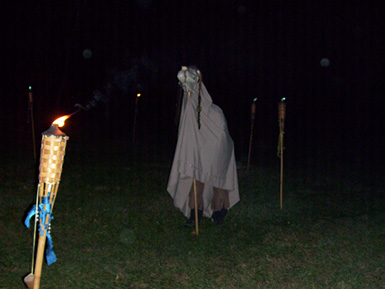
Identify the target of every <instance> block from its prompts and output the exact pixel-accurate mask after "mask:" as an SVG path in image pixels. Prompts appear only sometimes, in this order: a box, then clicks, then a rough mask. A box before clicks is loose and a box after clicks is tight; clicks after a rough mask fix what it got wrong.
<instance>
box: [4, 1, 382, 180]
mask: <svg viewBox="0 0 385 289" xmlns="http://www.w3.org/2000/svg"><path fill="white" fill-rule="evenodd" d="M1 10H2V12H1V13H2V17H1V23H2V26H1V27H2V28H1V29H2V34H1V35H2V36H1V37H2V40H1V51H2V53H1V72H2V75H1V87H0V96H1V115H0V122H1V124H0V125H1V127H0V128H1V132H2V136H1V144H2V153H5V152H6V149H4V148H5V147H9V145H11V146H15V147H21V148H23V147H24V148H25V149H26V150H29V149H30V150H31V155H32V149H31V123H30V122H29V123H28V122H27V120H28V119H30V114H29V113H28V86H30V85H31V86H32V88H33V95H34V103H33V113H34V122H35V130H36V135H37V140H36V142H37V143H39V142H40V133H41V132H43V131H45V130H46V129H48V128H49V126H50V124H51V123H52V121H53V120H54V119H56V118H57V117H59V116H62V115H65V114H68V113H71V112H73V111H75V110H76V108H75V106H74V105H75V104H82V105H83V106H87V107H88V108H89V110H88V111H81V112H79V113H77V114H75V115H74V116H73V117H71V118H70V119H69V120H68V121H67V122H66V125H65V127H64V128H63V129H62V130H63V131H65V132H66V133H67V134H68V135H69V136H70V138H71V143H76V144H78V145H80V146H85V147H88V146H91V145H92V144H94V145H97V144H98V143H102V144H106V143H107V141H106V140H112V141H116V142H123V143H124V142H127V143H130V142H132V132H133V123H134V116H135V97H136V93H138V92H141V93H142V97H141V98H140V99H139V105H138V114H137V128H136V132H137V133H136V135H137V141H138V142H140V143H141V145H142V146H146V145H148V146H149V147H150V146H151V145H154V144H155V145H156V146H157V147H158V148H161V149H160V150H161V151H162V148H164V150H165V151H167V152H169V151H172V150H173V149H174V147H175V140H176V132H177V127H176V126H175V124H174V117H175V104H176V98H177V92H178V87H177V79H176V73H177V71H178V70H179V69H180V66H181V65H190V64H195V65H197V66H198V67H199V68H200V70H201V71H202V74H203V81H204V83H205V84H206V87H207V89H208V91H209V93H210V94H211V96H212V98H213V101H214V103H216V104H218V105H219V106H220V107H221V108H222V109H223V111H224V113H225V115H226V118H227V121H228V126H229V130H230V133H231V135H232V137H233V139H234V142H235V149H236V158H237V160H239V161H240V162H243V163H244V162H245V159H246V158H247V153H248V148H249V137H250V105H251V102H252V100H253V99H254V98H255V97H257V98H258V100H257V113H256V120H255V127H254V137H253V161H254V162H258V158H260V157H261V158H262V157H265V158H269V159H272V160H273V161H275V160H276V159H277V158H276V148H277V137H278V133H279V129H278V116H277V114H278V113H277V103H278V101H279V100H280V99H281V98H282V97H286V99H287V101H286V102H287V118H286V123H285V125H286V128H285V147H286V150H285V155H286V156H287V159H288V162H289V164H293V165H302V166H304V167H305V168H308V169H314V168H320V167H321V166H322V165H329V166H333V165H335V164H337V163H339V164H341V165H342V166H343V167H345V168H346V169H347V170H357V171H361V172H362V173H363V174H367V175H371V174H374V173H375V172H378V171H381V170H382V169H383V161H384V145H385V143H384V132H385V130H384V118H383V114H384V112H385V110H384V80H383V79H384V69H383V67H384V59H383V51H384V48H385V47H384V35H385V34H384V32H385V30H384V24H383V22H384V20H383V19H384V17H383V16H384V15H383V14H384V4H383V1H235V0H223V1H211V0H210V1H187V0H186V1H180V0H179V1H169V0H165V1H159V0H137V1H102V0H95V1H86V0H78V1H8V2H7V3H6V4H3V8H2V9H1ZM85 49H90V50H91V51H92V56H91V57H90V58H88V59H87V58H85V57H84V56H83V52H84V51H85ZM323 58H327V59H328V60H329V61H330V65H329V66H326V67H324V66H322V65H321V60H322V59H323ZM95 90H98V91H99V94H98V95H99V96H102V97H101V98H95V94H94V91H95ZM109 149H111V150H113V149H114V147H113V146H112V147H110V148H109Z"/></svg>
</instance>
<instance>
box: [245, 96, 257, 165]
mask: <svg viewBox="0 0 385 289" xmlns="http://www.w3.org/2000/svg"><path fill="white" fill-rule="evenodd" d="M256 101H257V98H254V100H253V103H252V104H251V129H250V142H249V156H248V158H247V170H249V168H250V157H251V144H252V142H253V130H254V121H255V111H256V104H255V102H256Z"/></svg>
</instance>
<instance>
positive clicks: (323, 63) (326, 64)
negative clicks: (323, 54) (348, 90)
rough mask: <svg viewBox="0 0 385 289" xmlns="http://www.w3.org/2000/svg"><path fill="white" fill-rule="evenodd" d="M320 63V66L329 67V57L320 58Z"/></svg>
mask: <svg viewBox="0 0 385 289" xmlns="http://www.w3.org/2000/svg"><path fill="white" fill-rule="evenodd" d="M320 64H321V66H322V67H329V65H330V60H329V58H322V59H321V61H320Z"/></svg>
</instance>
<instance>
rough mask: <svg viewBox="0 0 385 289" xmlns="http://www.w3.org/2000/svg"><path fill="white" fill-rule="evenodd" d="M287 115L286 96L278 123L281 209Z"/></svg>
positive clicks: (280, 104) (282, 102)
mask: <svg viewBox="0 0 385 289" xmlns="http://www.w3.org/2000/svg"><path fill="white" fill-rule="evenodd" d="M285 116H286V103H285V98H282V100H281V102H279V103H278V123H279V144H280V147H279V154H280V155H279V157H280V158H281V162H280V167H281V168H280V178H279V199H280V202H279V203H280V209H281V210H282V208H283V135H284V129H285Z"/></svg>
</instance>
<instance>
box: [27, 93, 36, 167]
mask: <svg viewBox="0 0 385 289" xmlns="http://www.w3.org/2000/svg"><path fill="white" fill-rule="evenodd" d="M29 119H30V120H31V129H32V148H33V160H34V163H35V164H36V140H35V120H34V117H33V94H32V87H31V86H30V87H29V88H28V120H29Z"/></svg>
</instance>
